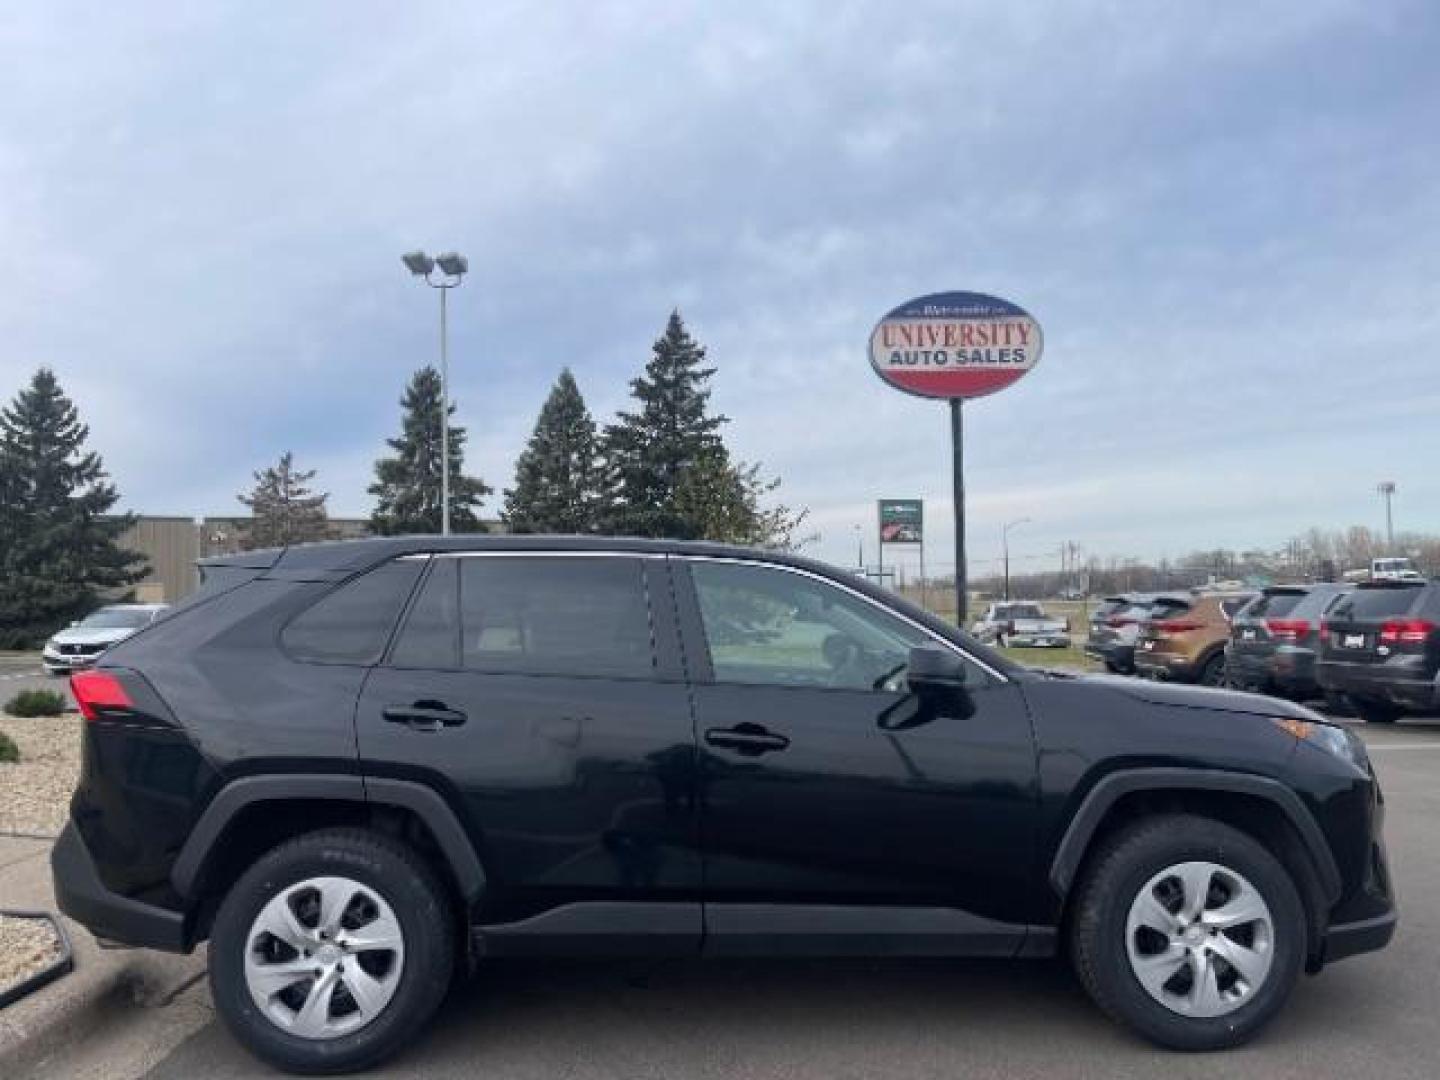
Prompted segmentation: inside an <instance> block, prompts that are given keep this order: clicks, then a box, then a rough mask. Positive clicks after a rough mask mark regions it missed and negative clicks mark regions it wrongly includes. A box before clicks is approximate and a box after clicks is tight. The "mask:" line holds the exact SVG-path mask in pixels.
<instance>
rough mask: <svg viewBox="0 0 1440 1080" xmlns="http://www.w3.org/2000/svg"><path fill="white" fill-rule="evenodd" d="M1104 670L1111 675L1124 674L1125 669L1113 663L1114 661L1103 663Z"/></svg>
mask: <svg viewBox="0 0 1440 1080" xmlns="http://www.w3.org/2000/svg"><path fill="white" fill-rule="evenodd" d="M1105 670H1106V671H1108V672H1109V673H1110V674H1111V675H1124V674H1125V669H1124V668H1122V667H1121V666H1120V665H1119V664H1117V663H1115V661H1114V660H1106V661H1105Z"/></svg>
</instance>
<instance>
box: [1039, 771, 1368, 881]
mask: <svg viewBox="0 0 1440 1080" xmlns="http://www.w3.org/2000/svg"><path fill="white" fill-rule="evenodd" d="M1177 790H1178V791H1219V792H1227V793H1231V794H1239V795H1249V796H1254V797H1256V798H1260V799H1264V800H1265V801H1266V802H1268V803H1270V804H1271V805H1273V806H1275V807H1277V808H1278V809H1279V810H1280V811H1281V813H1283V814H1284V815H1285V817H1286V819H1287V820H1288V821H1289V822H1290V824H1291V825H1293V826H1294V827H1295V831H1296V832H1297V833H1298V834H1299V835H1300V839H1301V841H1302V842H1303V843H1304V845H1305V850H1306V851H1307V852H1308V853H1309V855H1310V859H1311V861H1312V862H1313V863H1314V866H1315V872H1316V874H1317V876H1318V878H1319V881H1320V888H1321V890H1322V891H1323V892H1324V894H1325V899H1326V902H1327V903H1329V904H1332V905H1333V904H1334V903H1335V902H1336V901H1337V900H1339V899H1340V892H1341V888H1342V882H1341V878H1340V869H1339V867H1338V866H1336V864H1335V856H1334V854H1333V853H1332V852H1331V850H1330V845H1329V843H1328V842H1327V841H1326V839H1325V834H1324V833H1323V832H1321V830H1320V826H1319V825H1318V824H1317V823H1316V821H1315V818H1314V816H1313V815H1312V814H1311V813H1310V811H1309V810H1308V809H1306V807H1305V804H1304V803H1303V802H1301V801H1300V797H1299V796H1298V795H1296V794H1295V792H1293V791H1292V790H1290V788H1288V787H1286V786H1285V785H1284V784H1282V783H1281V782H1280V781H1278V780H1272V779H1270V778H1269V777H1265V776H1254V775H1251V774H1250V773H1236V772H1227V771H1225V770H1222V769H1179V768H1153V769H1125V770H1122V771H1120V772H1114V773H1110V774H1109V775H1108V776H1105V777H1103V778H1102V779H1100V780H1099V781H1098V782H1097V783H1096V784H1095V786H1094V787H1092V788H1091V789H1090V791H1089V792H1088V793H1086V795H1085V798H1084V800H1083V801H1082V802H1081V803H1080V808H1079V809H1078V810H1077V811H1076V812H1075V816H1074V817H1073V818H1071V819H1070V824H1069V826H1068V827H1067V828H1066V829H1065V835H1064V836H1063V837H1061V839H1060V844H1059V846H1058V847H1057V848H1056V849H1055V857H1054V858H1053V859H1052V860H1051V863H1050V887H1051V888H1052V889H1054V890H1055V893H1056V895H1058V896H1060V897H1062V898H1063V897H1065V896H1066V895H1068V893H1069V892H1070V886H1071V885H1072V884H1074V881H1075V875H1076V874H1077V873H1078V872H1079V870H1080V864H1081V862H1082V861H1083V860H1084V858H1085V853H1086V851H1088V850H1089V847H1090V841H1091V840H1092V839H1093V838H1094V836H1095V830H1096V829H1098V828H1099V826H1100V822H1101V821H1103V820H1104V818H1105V815H1106V813H1108V812H1109V810H1110V808H1111V807H1112V806H1114V805H1115V803H1116V802H1117V801H1118V800H1119V799H1120V798H1121V797H1123V796H1125V795H1129V794H1132V793H1134V792H1137V791H1177Z"/></svg>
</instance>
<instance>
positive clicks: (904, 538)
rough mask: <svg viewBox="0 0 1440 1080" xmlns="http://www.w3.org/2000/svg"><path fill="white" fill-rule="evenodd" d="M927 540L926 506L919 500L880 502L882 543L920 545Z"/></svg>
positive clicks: (885, 500)
mask: <svg viewBox="0 0 1440 1080" xmlns="http://www.w3.org/2000/svg"><path fill="white" fill-rule="evenodd" d="M924 540H925V504H924V503H923V502H922V501H921V500H919V499H881V500H880V542H881V543H882V544H919V543H923V542H924Z"/></svg>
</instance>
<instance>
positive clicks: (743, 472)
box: [675, 452, 814, 551]
mask: <svg viewBox="0 0 1440 1080" xmlns="http://www.w3.org/2000/svg"><path fill="white" fill-rule="evenodd" d="M779 486H780V481H779V480H766V479H765V478H764V477H762V476H761V472H760V466H759V465H758V464H757V465H747V464H745V463H744V462H740V463H738V464H734V465H732V464H731V463H730V461H729V460H728V458H727V457H726V455H725V454H724V453H723V452H722V453H714V452H712V453H707V454H706V455H705V456H704V457H702V458H701V460H700V461H699V462H697V463H696V464H695V465H694V466H692V467H691V468H689V469H687V470H686V472H685V475H684V478H683V479H682V480H681V482H680V487H679V490H678V491H677V492H676V494H675V502H676V509H677V513H678V514H679V516H680V517H681V518H682V519H684V520H686V521H688V522H690V523H691V525H692V526H693V528H694V529H695V535H696V536H697V537H698V538H700V539H703V540H717V541H721V542H723V543H727V544H744V545H746V546H749V547H763V548H771V549H774V550H779V551H793V550H795V549H797V548H799V547H801V546H803V545H804V544H806V543H808V542H809V541H810V540H811V539H814V538H813V537H798V536H796V535H795V534H796V530H798V529H799V528H800V526H801V525H802V524H804V522H805V519H806V518H807V517H809V514H810V512H809V511H808V510H794V509H791V508H790V507H788V506H784V505H777V506H773V507H769V508H766V507H765V506H762V500H764V499H765V497H766V496H768V495H770V494H772V493H773V492H774V491H775V490H776V489H777V488H778V487H779Z"/></svg>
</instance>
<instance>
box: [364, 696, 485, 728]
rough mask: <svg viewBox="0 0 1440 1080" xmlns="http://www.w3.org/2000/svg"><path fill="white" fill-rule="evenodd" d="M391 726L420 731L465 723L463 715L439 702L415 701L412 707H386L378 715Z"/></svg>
mask: <svg viewBox="0 0 1440 1080" xmlns="http://www.w3.org/2000/svg"><path fill="white" fill-rule="evenodd" d="M380 715H381V716H383V717H384V718H385V719H386V720H388V721H390V723H392V724H405V725H407V726H408V727H412V728H418V729H420V730H422V731H433V730H434V729H436V728H438V727H458V726H459V725H460V724H463V723H465V714H464V713H463V712H461V711H460V710H459V709H452V708H450V707H449V706H447V705H445V704H443V703H442V702H439V701H417V702H415V704H413V705H386V706H385V708H384V709H383V710H382V711H381V713H380Z"/></svg>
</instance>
